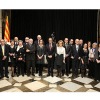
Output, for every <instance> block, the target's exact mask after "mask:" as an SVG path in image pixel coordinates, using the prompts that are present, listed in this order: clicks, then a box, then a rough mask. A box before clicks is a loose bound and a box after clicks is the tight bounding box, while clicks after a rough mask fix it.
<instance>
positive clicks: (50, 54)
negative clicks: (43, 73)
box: [46, 38, 56, 77]
mask: <svg viewBox="0 0 100 100" xmlns="http://www.w3.org/2000/svg"><path fill="white" fill-rule="evenodd" d="M48 42H49V43H48V44H46V58H47V61H48V75H47V76H50V75H51V76H52V77H53V67H54V58H55V47H56V46H55V44H54V43H53V40H52V38H49V39H48Z"/></svg>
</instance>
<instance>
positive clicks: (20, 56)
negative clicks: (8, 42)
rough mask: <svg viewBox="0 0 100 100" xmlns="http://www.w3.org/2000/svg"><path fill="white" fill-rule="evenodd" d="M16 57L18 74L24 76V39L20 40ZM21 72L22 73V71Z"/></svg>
mask: <svg viewBox="0 0 100 100" xmlns="http://www.w3.org/2000/svg"><path fill="white" fill-rule="evenodd" d="M16 59H17V67H18V74H17V76H18V77H19V75H20V74H22V76H24V62H25V48H24V47H23V41H22V40H19V42H18V46H17V50H16ZM20 72H21V73H20Z"/></svg>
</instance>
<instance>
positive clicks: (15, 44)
mask: <svg viewBox="0 0 100 100" xmlns="http://www.w3.org/2000/svg"><path fill="white" fill-rule="evenodd" d="M18 41H19V39H18V37H14V47H15V49H17V47H18ZM16 68H17V62H16V63H15V68H14V73H15V74H17V72H16Z"/></svg>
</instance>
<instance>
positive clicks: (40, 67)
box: [37, 64, 43, 76]
mask: <svg viewBox="0 0 100 100" xmlns="http://www.w3.org/2000/svg"><path fill="white" fill-rule="evenodd" d="M37 66H38V70H39V76H42V72H43V64H37Z"/></svg>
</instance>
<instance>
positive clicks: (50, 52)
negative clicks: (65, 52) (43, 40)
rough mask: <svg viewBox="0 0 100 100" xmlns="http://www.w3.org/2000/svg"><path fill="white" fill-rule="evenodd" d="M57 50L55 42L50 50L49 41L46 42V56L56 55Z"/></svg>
mask: <svg viewBox="0 0 100 100" xmlns="http://www.w3.org/2000/svg"><path fill="white" fill-rule="evenodd" d="M55 51H56V45H55V44H54V43H52V48H51V50H50V47H49V43H48V44H46V56H49V55H52V56H53V57H54V56H55Z"/></svg>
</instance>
